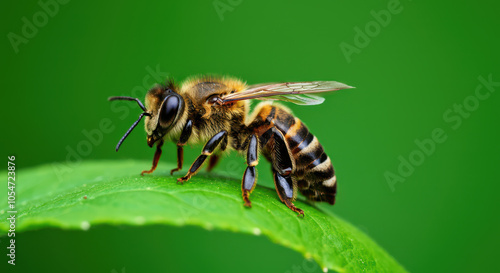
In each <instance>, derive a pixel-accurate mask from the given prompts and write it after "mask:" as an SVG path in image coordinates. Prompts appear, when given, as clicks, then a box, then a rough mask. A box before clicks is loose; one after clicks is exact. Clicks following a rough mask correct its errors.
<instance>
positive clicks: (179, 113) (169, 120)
mask: <svg viewBox="0 0 500 273" xmlns="http://www.w3.org/2000/svg"><path fill="white" fill-rule="evenodd" d="M347 88H352V87H351V86H348V85H345V84H343V83H339V82H334V81H314V82H286V83H268V84H257V85H250V86H248V85H247V84H246V83H245V82H243V81H241V80H239V79H236V78H231V77H217V76H199V77H193V78H190V79H187V80H186V81H184V82H183V83H182V84H181V85H180V86H178V85H176V84H175V83H174V81H173V80H167V82H166V84H164V85H157V86H155V87H153V88H152V89H151V90H149V91H148V93H147V94H146V100H145V102H146V106H144V105H143V104H142V102H141V101H140V100H139V99H138V98H132V97H111V98H109V100H110V101H112V100H131V101H136V102H137V103H138V104H139V106H140V107H141V109H142V110H143V112H142V113H141V114H140V116H139V119H137V121H136V122H134V124H133V125H132V126H131V127H130V129H128V131H127V132H126V133H125V135H124V136H123V137H122V138H121V139H120V141H119V142H118V144H117V146H116V151H118V149H119V148H120V146H121V144H122V143H123V141H124V140H125V139H126V137H127V136H128V135H129V134H130V132H131V131H132V130H133V129H134V128H135V127H136V126H137V124H138V123H139V122H140V121H141V119H142V118H143V117H145V130H146V133H147V144H148V145H149V147H153V145H155V144H156V152H155V155H154V158H153V164H152V167H151V169H149V170H145V171H143V172H142V173H141V175H144V174H149V173H152V172H153V171H154V170H155V169H156V166H157V165H158V160H159V159H160V156H161V153H162V150H161V147H162V145H163V143H164V142H165V141H173V142H175V143H177V168H175V169H173V170H171V172H170V174H171V175H172V174H173V173H174V172H176V171H180V170H181V169H182V165H183V162H184V150H183V147H184V146H185V145H186V144H195V143H205V146H204V147H203V150H202V152H201V155H199V156H198V158H196V160H195V161H194V162H193V164H191V167H190V168H189V170H188V172H187V174H186V175H185V176H183V177H180V178H178V179H177V182H178V183H179V182H180V183H184V182H186V181H188V180H189V179H190V178H191V177H192V176H193V175H195V174H196V173H197V172H198V170H199V169H200V167H201V166H202V165H203V163H204V162H205V160H206V159H207V157H210V159H209V163H208V170H211V169H213V168H214V166H215V165H216V164H217V162H218V161H219V158H220V153H221V152H224V151H226V152H227V151H230V150H236V151H239V152H241V153H242V154H244V155H246V164H247V168H246V170H245V172H244V174H243V178H242V183H241V190H242V196H243V201H244V205H245V206H247V207H251V202H250V198H249V197H250V194H251V193H252V191H253V189H254V188H255V185H256V169H255V167H256V166H257V164H258V159H259V154H262V155H264V157H265V158H266V159H267V160H268V161H270V162H271V165H272V168H271V169H272V173H273V178H274V184H275V187H276V191H277V193H278V196H279V198H280V200H281V202H283V203H284V204H285V205H286V206H287V207H288V208H290V209H291V210H292V211H294V212H296V213H298V215H299V216H301V215H302V216H303V215H304V211H303V210H302V209H300V208H297V207H295V205H294V204H293V201H294V200H295V199H296V198H297V190H298V191H300V192H301V193H302V194H303V195H305V196H306V197H307V199H309V200H312V201H320V202H328V203H329V204H332V205H333V204H334V203H335V195H336V193H337V179H336V176H335V172H334V169H333V166H332V163H331V161H330V158H329V157H328V155H327V154H326V153H325V151H324V150H323V146H321V144H320V143H319V141H318V138H316V136H314V135H313V134H311V132H309V129H308V128H307V127H306V125H305V124H304V123H303V122H302V121H301V120H300V119H299V118H297V117H295V116H293V115H292V113H291V111H290V110H289V109H288V108H286V107H284V106H282V105H279V104H273V103H270V102H261V103H259V104H258V105H257V106H256V107H255V109H254V110H253V112H252V113H251V114H249V100H250V99H257V100H280V101H286V102H292V103H295V104H299V105H314V104H320V103H322V102H323V101H324V98H322V97H318V96H316V95H312V94H313V93H322V92H329V91H336V90H341V89H347Z"/></svg>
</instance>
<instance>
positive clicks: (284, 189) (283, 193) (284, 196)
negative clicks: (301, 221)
mask: <svg viewBox="0 0 500 273" xmlns="http://www.w3.org/2000/svg"><path fill="white" fill-rule="evenodd" d="M273 178H274V185H275V187H276V191H277V192H278V196H279V197H280V200H281V202H283V203H285V205H286V206H287V207H288V208H289V209H291V210H292V211H295V212H296V213H298V214H299V215H298V216H304V211H303V210H301V209H299V208H297V207H296V206H295V205H294V204H293V203H292V200H293V192H294V190H293V180H292V177H291V176H290V175H287V176H282V175H281V174H280V173H279V172H277V171H275V170H273Z"/></svg>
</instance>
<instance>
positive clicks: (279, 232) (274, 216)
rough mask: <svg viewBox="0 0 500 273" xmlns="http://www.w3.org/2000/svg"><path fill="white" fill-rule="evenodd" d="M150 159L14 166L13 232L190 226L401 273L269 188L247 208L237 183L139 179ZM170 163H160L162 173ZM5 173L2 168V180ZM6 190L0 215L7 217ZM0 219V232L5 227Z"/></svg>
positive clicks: (349, 229) (354, 232)
mask: <svg viewBox="0 0 500 273" xmlns="http://www.w3.org/2000/svg"><path fill="white" fill-rule="evenodd" d="M149 164H150V162H145V161H94V162H85V163H81V164H79V165H78V166H75V167H72V168H68V167H62V166H63V165H54V164H53V165H44V166H40V167H36V168H32V169H29V170H27V169H17V170H16V203H15V204H16V208H15V209H16V210H17V221H16V231H17V232H20V231H26V230H32V229H39V228H43V227H59V228H64V229H84V230H86V229H88V228H91V227H92V226H94V225H99V224H111V225H119V224H126V225H149V224H165V225H174V226H183V225H196V226H201V227H203V228H206V229H220V230H228V231H234V232H240V233H247V234H255V235H264V236H267V237H268V238H269V239H271V240H272V241H273V242H275V243H277V244H281V245H283V246H286V247H289V248H291V249H294V250H296V251H299V252H300V253H302V254H303V255H304V256H305V257H306V258H313V259H314V260H316V261H317V262H318V263H319V265H320V266H322V268H324V269H326V268H328V269H332V270H335V271H339V272H406V271H405V270H404V268H403V267H402V266H400V265H399V264H398V263H397V262H396V261H395V260H394V258H392V257H391V256H390V255H389V254H387V253H386V252H385V251H384V250H383V249H382V248H380V247H379V246H378V245H377V244H376V243H375V242H374V241H372V240H371V239H370V238H368V237H367V236H366V235H364V234H363V233H361V232H360V231H359V230H358V229H356V228H355V227H353V226H352V225H351V224H349V223H347V222H346V221H344V220H342V219H341V218H339V217H338V216H335V215H333V214H331V213H329V212H325V211H321V210H319V209H318V208H316V207H314V206H313V205H311V204H308V203H305V202H302V201H300V200H297V201H296V202H295V204H296V205H297V207H299V208H302V209H303V210H304V212H305V217H304V218H300V217H297V214H296V213H295V212H292V211H291V210H289V209H288V208H287V207H286V206H285V205H283V204H282V203H281V202H280V201H279V199H278V197H277V194H276V191H275V190H274V189H270V188H266V187H261V186H257V188H256V189H255V190H254V191H253V193H252V195H251V200H252V208H245V207H244V206H243V201H242V198H241V188H240V187H241V186H240V181H238V180H235V179H231V178H224V177H218V176H213V175H210V176H208V175H206V174H199V175H197V176H195V177H193V178H192V179H191V180H190V181H188V182H187V183H185V184H184V185H180V184H177V183H176V179H175V177H177V176H175V177H172V176H170V175H164V174H165V173H166V172H162V171H160V172H158V173H156V175H152V176H145V177H141V176H140V175H139V171H140V170H141V169H142V168H143V167H144V166H149ZM171 168H172V166H171V165H167V164H160V166H159V169H160V170H167V171H168V170H170V169H171ZM6 176H7V173H6V172H3V173H2V177H6ZM6 191H7V187H2V190H1V192H0V204H1V206H0V208H1V211H0V214H2V215H1V216H0V217H2V218H3V219H5V218H7V217H8V216H9V211H10V210H11V209H8V207H7V205H6V204H7V192H6ZM8 229H9V228H8V222H7V221H2V222H0V230H2V231H6V230H8Z"/></svg>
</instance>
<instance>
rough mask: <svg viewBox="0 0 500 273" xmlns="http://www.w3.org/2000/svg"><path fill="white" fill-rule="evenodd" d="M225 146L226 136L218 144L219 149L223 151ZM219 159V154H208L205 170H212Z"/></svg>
mask: <svg viewBox="0 0 500 273" xmlns="http://www.w3.org/2000/svg"><path fill="white" fill-rule="evenodd" d="M226 147H227V137H226V138H224V139H223V140H222V143H221V144H220V150H221V151H225V150H226ZM219 160H220V154H217V153H215V154H213V155H211V156H210V158H209V159H208V167H207V172H210V171H212V170H213V169H214V168H215V166H217V163H219Z"/></svg>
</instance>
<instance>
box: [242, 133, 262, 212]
mask: <svg viewBox="0 0 500 273" xmlns="http://www.w3.org/2000/svg"><path fill="white" fill-rule="evenodd" d="M248 139H249V140H248V148H247V169H246V170H245V173H244V174H243V179H242V181H241V191H242V194H243V201H245V206H246V207H251V206H252V203H251V202H250V199H249V196H250V193H251V192H252V191H253V189H254V188H255V185H256V183H255V180H256V176H257V173H256V172H257V171H256V170H255V166H257V164H258V163H259V162H258V154H259V153H258V152H259V151H258V149H259V148H258V147H259V143H258V141H257V136H256V135H255V134H253V135H251V136H250V137H249V138H248Z"/></svg>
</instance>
